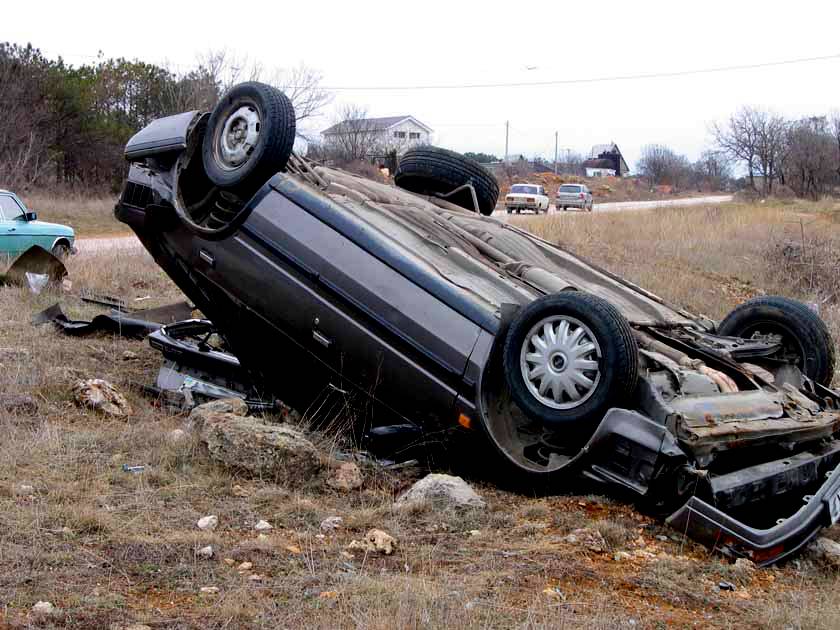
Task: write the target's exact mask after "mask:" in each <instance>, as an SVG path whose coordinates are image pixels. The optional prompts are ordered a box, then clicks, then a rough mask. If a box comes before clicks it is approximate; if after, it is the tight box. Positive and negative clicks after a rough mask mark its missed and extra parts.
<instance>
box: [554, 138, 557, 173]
mask: <svg viewBox="0 0 840 630" xmlns="http://www.w3.org/2000/svg"><path fill="white" fill-rule="evenodd" d="M554 174H555V175H557V132H556V131H555V132H554Z"/></svg>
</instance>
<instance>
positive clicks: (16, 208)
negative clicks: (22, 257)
mask: <svg viewBox="0 0 840 630" xmlns="http://www.w3.org/2000/svg"><path fill="white" fill-rule="evenodd" d="M23 212H24V210H23V208H22V207H21V205H20V204H19V203H18V202H17V200H16V199H15V198H14V197H13V196H12V195H10V194H8V193H0V216H2V220H0V252H2V254H3V255H4V256H6V257H14V256H17V255H18V254H20V253H21V252H22V251H24V250H25V249H26V247H27V246H26V243H25V241H26V239H27V237H26V221H23V220H22V219H23Z"/></svg>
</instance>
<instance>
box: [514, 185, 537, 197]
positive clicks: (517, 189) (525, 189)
mask: <svg viewBox="0 0 840 630" xmlns="http://www.w3.org/2000/svg"><path fill="white" fill-rule="evenodd" d="M510 192H512V193H524V194H526V195H538V194H539V192H538V191H537V187H536V186H525V185H524V184H515V185H513V186H511V187H510Z"/></svg>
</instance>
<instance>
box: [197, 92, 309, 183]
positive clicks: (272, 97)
mask: <svg viewBox="0 0 840 630" xmlns="http://www.w3.org/2000/svg"><path fill="white" fill-rule="evenodd" d="M294 142H295V110H294V107H292V103H291V101H290V100H289V98H288V97H287V96H286V95H285V94H283V92H281V91H280V90H278V89H276V88H273V87H271V86H270V85H265V84H264V83H257V82H256V81H250V82H248V83H240V84H239V85H236V86H234V87H233V88H231V90H230V91H229V92H228V93H227V94H225V95H224V96H223V97H222V99H221V100H220V101H219V102H218V104H217V105H216V107H215V108H214V109H213V113H212V114H211V115H210V119H209V121H208V123H207V130H206V131H205V134H204V140H203V143H202V150H201V157H202V161H203V164H204V170H205V172H206V173H207V177H208V178H209V179H210V181H211V182H213V183H214V184H215V185H216V186H219V187H220V188H224V189H227V190H231V191H234V192H236V193H237V195H238V196H240V197H250V196H251V195H253V194H254V193H255V192H256V191H257V190H258V189H259V188H260V186H262V185H263V184H264V183H265V182H266V180H268V178H270V177H271V176H272V175H274V174H275V173H277V172H278V171H282V170H283V169H285V168H286V163H287V162H288V160H289V156H290V155H291V153H292V145H293V144H294Z"/></svg>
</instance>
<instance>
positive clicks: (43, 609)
mask: <svg viewBox="0 0 840 630" xmlns="http://www.w3.org/2000/svg"><path fill="white" fill-rule="evenodd" d="M55 610H56V609H55V606H53V605H52V602H43V601H38V602H35V605H34V606H32V612H34V613H37V614H39V615H52V614H53V613H54V612H55Z"/></svg>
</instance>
